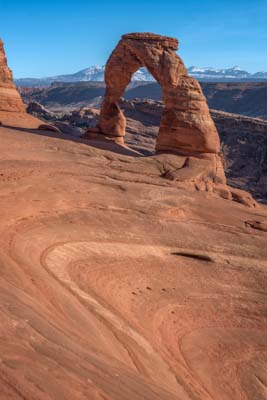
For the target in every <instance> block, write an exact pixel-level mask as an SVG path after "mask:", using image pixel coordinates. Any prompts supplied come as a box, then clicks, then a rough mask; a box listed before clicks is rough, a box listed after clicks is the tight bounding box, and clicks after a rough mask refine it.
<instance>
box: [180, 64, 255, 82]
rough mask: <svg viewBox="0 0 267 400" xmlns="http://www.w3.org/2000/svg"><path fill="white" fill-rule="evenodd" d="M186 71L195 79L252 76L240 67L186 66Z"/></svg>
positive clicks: (244, 77)
mask: <svg viewBox="0 0 267 400" xmlns="http://www.w3.org/2000/svg"><path fill="white" fill-rule="evenodd" d="M188 73H189V74H190V75H191V76H193V77H194V78H197V79H207V80H210V79H213V78H215V79H246V78H250V77H252V76H253V74H250V73H249V72H247V71H244V70H242V69H241V68H240V67H232V68H226V69H219V68H211V67H206V68H198V67H190V68H188Z"/></svg>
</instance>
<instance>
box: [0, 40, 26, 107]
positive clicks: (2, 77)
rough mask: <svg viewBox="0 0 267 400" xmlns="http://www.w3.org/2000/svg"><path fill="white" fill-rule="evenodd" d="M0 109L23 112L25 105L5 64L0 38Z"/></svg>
mask: <svg viewBox="0 0 267 400" xmlns="http://www.w3.org/2000/svg"><path fill="white" fill-rule="evenodd" d="M0 111H10V112H25V107H24V104H23V102H22V99H21V97H20V94H19V93H18V91H17V89H16V86H15V84H14V82H13V75H12V71H11V70H10V69H9V68H8V66H7V59H6V55H5V50H4V43H3V42H2V40H0Z"/></svg>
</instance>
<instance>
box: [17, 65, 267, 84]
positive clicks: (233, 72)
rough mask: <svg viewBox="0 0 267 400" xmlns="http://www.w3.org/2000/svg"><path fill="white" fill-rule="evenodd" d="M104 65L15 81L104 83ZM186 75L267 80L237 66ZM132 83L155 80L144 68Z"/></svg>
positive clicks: (262, 74) (197, 70)
mask: <svg viewBox="0 0 267 400" xmlns="http://www.w3.org/2000/svg"><path fill="white" fill-rule="evenodd" d="M104 72H105V65H93V66H91V67H88V68H84V69H82V70H80V71H78V72H75V73H73V74H64V75H56V76H51V77H44V78H18V79H15V83H16V85H17V86H47V85H50V84H51V83H53V82H89V81H96V82H102V81H104ZM188 73H189V75H190V76H192V77H193V78H196V79H198V80H200V81H222V82H224V81H230V82H231V81H240V80H241V81H243V80H245V81H251V80H252V81H254V80H256V81H257V80H267V70H264V71H258V72H256V73H250V72H248V71H245V70H243V69H242V68H240V67H238V66H234V67H230V68H213V67H197V66H191V67H189V68H188ZM132 81H136V82H138V81H142V82H154V81H155V79H154V78H153V77H152V76H151V74H150V73H149V72H148V71H147V69H146V68H145V67H142V68H140V69H139V70H138V71H136V72H135V74H133V77H132Z"/></svg>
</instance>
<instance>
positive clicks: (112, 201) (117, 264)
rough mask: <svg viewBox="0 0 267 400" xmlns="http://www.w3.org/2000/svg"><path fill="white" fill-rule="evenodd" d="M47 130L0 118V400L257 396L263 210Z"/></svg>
mask: <svg viewBox="0 0 267 400" xmlns="http://www.w3.org/2000/svg"><path fill="white" fill-rule="evenodd" d="M57 136H60V137H53V136H52V135H45V134H43V135H40V132H38V133H37V132H35V131H27V130H24V132H23V133H22V132H21V129H14V128H12V129H11V128H6V127H1V128H0V143H1V152H0V163H1V174H0V188H1V196H0V208H1V210H3V211H5V212H1V213H0V321H1V323H0V359H1V362H0V399H1V400H22V399H24V400H48V399H49V400H85V399H86V400H104V399H105V400H237V399H238V400H241V399H242V400H265V399H266V386H267V377H266V367H267V303H266V285H267V248H266V240H267V232H266V218H267V209H266V206H262V205H259V207H257V208H249V207H245V206H244V205H242V204H238V203H236V202H229V201H228V200H225V199H223V198H219V197H217V196H216V195H215V194H214V193H213V192H207V191H205V192H204V191H196V190H188V188H187V186H186V182H178V181H176V180H169V179H165V178H164V177H163V176H162V175H163V174H164V172H165V171H166V169H169V170H170V169H171V166H172V165H173V164H175V165H176V166H177V163H178V161H177V160H180V165H182V161H183V158H182V157H181V158H179V156H177V155H175V154H160V155H156V156H155V155H154V156H150V157H140V155H136V154H134V153H133V152H132V153H131V155H125V153H126V152H125V153H123V150H124V149H123V148H122V147H121V146H117V145H115V144H114V143H112V142H106V143H104V145H105V146H106V148H105V149H99V148H97V146H98V143H96V142H93V141H91V142H90V143H88V142H87V143H86V142H84V141H81V140H75V139H73V140H68V139H69V137H64V135H63V134H62V135H57ZM112 146H113V148H114V149H115V151H112ZM103 147H104V146H103Z"/></svg>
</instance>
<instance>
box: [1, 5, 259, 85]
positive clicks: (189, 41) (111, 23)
mask: <svg viewBox="0 0 267 400" xmlns="http://www.w3.org/2000/svg"><path fill="white" fill-rule="evenodd" d="M266 21H267V0H254V1H251V0H250V1H246V0H243V1H239V0H232V1H228V0H226V1H218V0H217V1H216V0H213V1H209V0H207V1H204V0H203V1H200V0H198V1H195V0H187V1H179V0H173V1H171V0H161V1H159V0H130V1H129V0H124V1H121V0H110V1H107V0H101V1H95V0H93V1H89V0H88V1H85V0H76V1H69V0H66V1H63V0H54V1H51V0H46V1H41V0H39V1H38V0H34V1H29V0H28V1H27V0H25V1H23V0H12V1H11V0H0V37H1V38H2V39H3V40H4V42H5V48H6V52H7V55H8V61H9V66H10V67H11V69H12V70H13V72H14V75H15V77H17V78H20V77H40V76H49V75H56V74H63V73H73V72H76V71H78V70H80V69H83V68H86V67H88V66H90V65H95V64H100V65H102V64H104V63H105V61H106V59H107V57H108V56H109V53H110V52H111V50H112V49H113V47H114V46H115V45H116V43H117V41H118V40H119V38H120V36H121V35H122V34H123V33H127V32H138V31H140V32H143V31H150V32H154V33H160V34H163V35H168V36H174V37H177V38H178V39H179V41H180V49H179V55H180V56H181V57H182V58H183V60H184V62H185V64H186V66H187V67H189V66H191V65H197V66H214V67H222V68H225V67H230V66H234V65H239V66H240V67H242V68H244V69H246V70H248V71H250V72H256V71H259V70H267V51H266V50H267V23H266Z"/></svg>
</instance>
